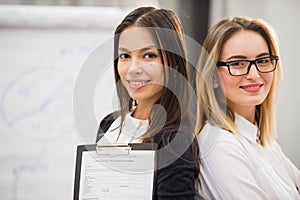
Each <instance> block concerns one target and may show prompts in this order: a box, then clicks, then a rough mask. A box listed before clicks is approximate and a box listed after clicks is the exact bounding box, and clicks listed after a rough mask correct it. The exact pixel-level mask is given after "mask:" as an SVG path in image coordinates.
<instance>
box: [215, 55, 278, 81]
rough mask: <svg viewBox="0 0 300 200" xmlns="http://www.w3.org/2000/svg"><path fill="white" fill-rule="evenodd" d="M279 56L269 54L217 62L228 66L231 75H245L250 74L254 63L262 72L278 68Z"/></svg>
mask: <svg viewBox="0 0 300 200" xmlns="http://www.w3.org/2000/svg"><path fill="white" fill-rule="evenodd" d="M278 60H279V57H278V56H268V57H263V58H259V59H256V60H233V61H229V62H221V61H219V62H217V66H218V67H220V66H226V67H227V68H228V71H229V74H230V75H231V76H243V75H245V74H248V73H249V71H250V69H251V66H252V65H253V64H254V66H255V67H256V69H257V71H259V72H260V73H269V72H272V71H274V70H275V69H276V65H277V61H278Z"/></svg>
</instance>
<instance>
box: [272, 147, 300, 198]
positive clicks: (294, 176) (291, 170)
mask: <svg viewBox="0 0 300 200" xmlns="http://www.w3.org/2000/svg"><path fill="white" fill-rule="evenodd" d="M275 153H276V155H279V158H280V159H281V162H282V163H283V164H284V168H285V169H286V171H287V173H288V175H289V177H290V178H291V180H292V181H293V183H294V184H295V187H296V189H297V190H298V192H299V194H300V171H299V169H298V168H297V167H296V166H295V165H294V164H293V163H292V162H291V161H290V159H289V158H288V157H287V156H286V155H285V154H284V153H283V152H282V150H281V147H280V146H279V144H278V143H275Z"/></svg>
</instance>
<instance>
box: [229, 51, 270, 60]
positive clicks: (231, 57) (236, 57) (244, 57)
mask: <svg viewBox="0 0 300 200" xmlns="http://www.w3.org/2000/svg"><path fill="white" fill-rule="evenodd" d="M269 55H270V54H269V53H266V52H264V53H261V54H258V55H257V56H256V58H259V57H262V56H269ZM231 59H247V57H246V56H243V55H234V56H230V57H229V58H227V59H226V60H231Z"/></svg>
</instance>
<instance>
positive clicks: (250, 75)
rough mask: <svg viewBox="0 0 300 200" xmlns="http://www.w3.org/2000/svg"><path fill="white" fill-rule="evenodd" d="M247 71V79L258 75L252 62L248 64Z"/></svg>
mask: <svg viewBox="0 0 300 200" xmlns="http://www.w3.org/2000/svg"><path fill="white" fill-rule="evenodd" d="M249 68H250V69H249V72H248V74H247V78H249V79H256V78H259V77H260V74H259V71H258V70H257V67H256V65H255V64H254V63H251V64H250V66H249Z"/></svg>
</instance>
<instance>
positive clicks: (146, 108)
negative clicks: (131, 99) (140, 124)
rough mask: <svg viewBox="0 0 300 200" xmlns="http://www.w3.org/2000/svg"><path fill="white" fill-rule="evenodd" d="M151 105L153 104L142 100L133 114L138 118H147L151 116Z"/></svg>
mask: <svg viewBox="0 0 300 200" xmlns="http://www.w3.org/2000/svg"><path fill="white" fill-rule="evenodd" d="M151 107H152V105H149V104H143V103H142V102H139V103H138V105H137V107H136V109H135V111H134V112H133V114H132V117H134V118H136V119H141V120H147V119H148V118H149V112H150V109H151Z"/></svg>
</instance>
